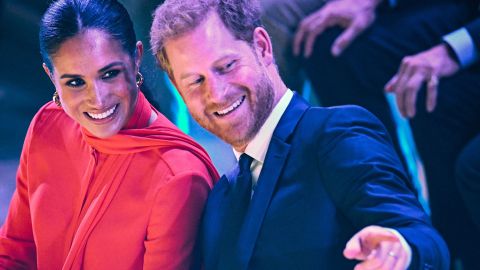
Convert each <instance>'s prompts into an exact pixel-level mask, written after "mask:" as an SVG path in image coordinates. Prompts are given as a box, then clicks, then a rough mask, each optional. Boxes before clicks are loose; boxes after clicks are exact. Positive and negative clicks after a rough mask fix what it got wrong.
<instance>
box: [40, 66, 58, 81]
mask: <svg viewBox="0 0 480 270" xmlns="http://www.w3.org/2000/svg"><path fill="white" fill-rule="evenodd" d="M42 67H43V70H45V73H47V76H48V78H50V81H52V83H53V84H55V81H54V80H53V73H52V71H50V69H49V68H48V66H47V64H45V63H43V64H42Z"/></svg>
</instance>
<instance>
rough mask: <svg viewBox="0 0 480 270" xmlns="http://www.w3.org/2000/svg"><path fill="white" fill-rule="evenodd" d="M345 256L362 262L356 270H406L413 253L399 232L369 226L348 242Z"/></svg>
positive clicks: (344, 252)
mask: <svg viewBox="0 0 480 270" xmlns="http://www.w3.org/2000/svg"><path fill="white" fill-rule="evenodd" d="M343 255H344V256H345V257H346V258H347V259H350V260H359V261H361V262H360V263H358V264H357V265H356V266H355V268H354V270H367V269H385V270H387V269H388V270H404V269H407V267H408V266H409V264H410V261H411V257H412V251H411V248H410V246H409V245H408V244H407V242H406V241H405V239H404V238H403V237H402V235H400V234H399V233H398V232H397V231H395V230H393V229H389V228H384V227H379V226H368V227H365V228H364V229H362V230H361V231H359V232H358V233H356V234H355V235H354V236H353V237H352V238H351V239H350V240H349V241H348V243H347V245H346V247H345V249H344V251H343Z"/></svg>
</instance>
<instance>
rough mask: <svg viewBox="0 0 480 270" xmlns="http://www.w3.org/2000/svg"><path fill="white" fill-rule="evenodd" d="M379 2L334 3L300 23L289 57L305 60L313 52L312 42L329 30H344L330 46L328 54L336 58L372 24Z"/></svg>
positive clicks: (344, 0)
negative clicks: (292, 54) (333, 28)
mask: <svg viewBox="0 0 480 270" xmlns="http://www.w3.org/2000/svg"><path fill="white" fill-rule="evenodd" d="M380 1H381V0H362V1H358V0H335V1H330V2H327V3H326V4H325V6H323V7H322V8H321V9H319V10H318V11H316V12H314V13H312V14H311V15H309V16H308V17H306V18H305V19H303V20H302V21H301V23H300V25H299V27H298V29H297V32H296V33H295V38H294V41H293V53H294V54H295V55H300V52H301V51H302V45H303V56H304V57H305V58H308V57H310V56H311V54H312V52H313V45H314V43H315V39H316V38H317V37H318V36H319V35H320V34H322V33H323V31H325V29H327V28H329V27H332V26H341V27H343V28H345V30H344V31H343V32H342V33H341V34H340V36H338V38H337V39H336V40H335V42H334V43H333V45H332V49H331V51H332V54H333V55H334V56H338V55H340V54H341V53H342V51H343V50H344V49H345V48H346V47H347V46H348V45H350V43H352V41H353V40H354V39H355V38H356V37H357V36H358V35H360V34H361V33H362V32H363V31H364V30H365V29H367V28H368V27H369V26H370V25H371V24H372V23H373V21H374V20H375V8H376V7H377V5H378V4H379V3H380Z"/></svg>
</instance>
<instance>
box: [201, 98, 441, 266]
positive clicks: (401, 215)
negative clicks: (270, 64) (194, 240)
mask: <svg viewBox="0 0 480 270" xmlns="http://www.w3.org/2000/svg"><path fill="white" fill-rule="evenodd" d="M232 181H234V178H233V177H228V176H225V175H224V176H223V177H222V178H221V179H220V181H219V182H218V183H217V184H216V185H215V187H214V189H213V191H212V192H211V194H210V196H209V199H208V201H207V205H206V208H205V212H204V217H203V224H202V232H201V237H202V240H201V241H202V242H201V248H202V260H203V264H204V267H205V269H206V270H211V269H218V266H217V263H218V260H219V258H220V257H221V256H222V248H221V245H222V243H221V237H222V229H223V228H224V227H223V226H222V224H223V221H224V216H225V213H227V211H228V209H227V206H228V203H226V202H227V201H228V194H229V187H230V183H229V182H232ZM368 225H379V226H385V227H390V228H394V229H396V230H398V231H399V232H400V233H401V234H402V235H403V236H404V237H405V239H406V240H407V241H408V243H409V244H410V246H411V247H412V252H413V258H412V259H413V260H412V264H411V269H448V265H449V254H448V250H447V247H446V245H445V243H444V242H443V240H442V238H441V237H440V236H439V234H438V233H437V232H436V231H435V230H434V229H433V228H432V226H431V225H430V221H429V219H428V216H427V215H426V214H425V212H424V211H423V210H422V208H421V206H420V204H419V203H418V201H417V199H416V197H415V195H414V193H413V191H412V187H411V183H410V182H409V180H408V179H407V177H406V176H405V173H404V171H403V169H402V165H401V163H400V161H399V159H398V157H397V156H396V154H395V152H394V150H393V148H392V146H391V142H390V138H389V136H388V135H387V134H386V131H385V129H384V127H383V126H382V124H381V123H380V122H379V121H378V120H377V119H376V118H375V117H374V116H373V115H372V114H370V113H369V112H367V111H366V110H364V109H361V108H360V107H355V106H343V107H332V108H318V107H310V106H309V105H308V103H307V102H306V101H304V100H303V99H302V98H301V97H299V96H298V95H297V94H295V95H294V97H293V99H292V101H291V102H290V104H289V106H288V108H287V110H286V111H285V113H284V114H283V116H282V118H281V120H280V122H279V124H278V125H277V127H276V128H275V131H274V134H273V136H272V140H271V142H270V145H269V147H268V152H267V155H266V158H265V162H264V164H263V168H262V171H261V173H260V176H259V180H258V184H257V186H256V189H255V193H254V195H253V197H252V200H251V203H250V206H249V209H248V212H247V214H246V217H245V222H244V224H243V227H242V230H241V233H240V241H239V242H238V246H237V249H238V254H237V255H238V258H235V260H237V261H238V264H237V265H238V269H353V267H354V265H355V263H356V262H354V261H349V260H347V259H345V258H344V257H343V254H342V252H343V249H344V248H345V244H346V243H347V241H348V240H349V239H350V238H351V237H352V236H353V235H354V234H355V233H356V232H358V231H359V230H361V229H362V228H364V227H366V226H368ZM229 270H231V269H229Z"/></svg>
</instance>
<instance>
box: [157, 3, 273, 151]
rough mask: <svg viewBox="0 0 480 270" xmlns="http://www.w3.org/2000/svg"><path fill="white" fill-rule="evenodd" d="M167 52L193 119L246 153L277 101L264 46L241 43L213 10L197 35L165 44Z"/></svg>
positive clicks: (176, 83) (197, 31)
mask: <svg viewBox="0 0 480 270" xmlns="http://www.w3.org/2000/svg"><path fill="white" fill-rule="evenodd" d="M257 38H260V39H261V38H262V35H258V37H257V36H256V39H257ZM266 42H268V43H269V41H268V40H267V41H266ZM259 44H263V43H262V42H259ZM165 50H166V54H167V56H168V59H169V62H170V65H171V69H172V76H173V80H174V83H175V85H176V86H177V88H178V90H179V92H180V94H181V96H182V97H183V99H184V101H185V103H186V105H187V107H188V109H189V110H190V113H191V114H192V116H193V118H194V119H195V120H196V121H197V122H198V123H199V124H200V125H201V126H203V127H204V128H205V129H207V130H209V131H210V132H212V133H213V134H215V135H216V136H218V137H220V138H221V139H222V140H224V141H226V142H227V143H229V144H231V145H232V146H233V147H234V148H235V149H236V150H239V151H243V150H244V148H245V147H246V145H247V144H248V142H249V141H250V140H251V139H252V138H253V137H254V136H255V135H256V133H257V132H258V130H259V129H260V127H261V126H262V125H263V123H264V122H265V120H266V118H267V117H268V115H269V114H270V112H271V111H272V107H273V103H274V98H275V92H274V88H273V85H272V82H271V80H270V79H269V77H268V72H267V65H270V64H272V63H270V62H268V61H267V60H266V58H265V57H264V56H263V55H262V53H261V48H260V49H254V48H253V47H252V46H251V45H249V44H248V43H247V42H245V41H241V40H237V39H236V38H235V37H234V36H233V35H232V34H231V33H230V31H229V30H228V29H227V28H226V27H225V26H224V24H223V23H222V21H221V20H220V18H219V17H218V15H217V14H216V13H215V12H212V13H211V14H210V15H209V16H208V17H207V19H206V20H205V21H204V22H203V23H202V24H200V25H199V26H197V27H196V28H195V29H194V30H193V31H191V32H188V33H186V34H184V35H182V36H180V37H178V38H175V39H172V40H169V41H167V43H166V44H165Z"/></svg>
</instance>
